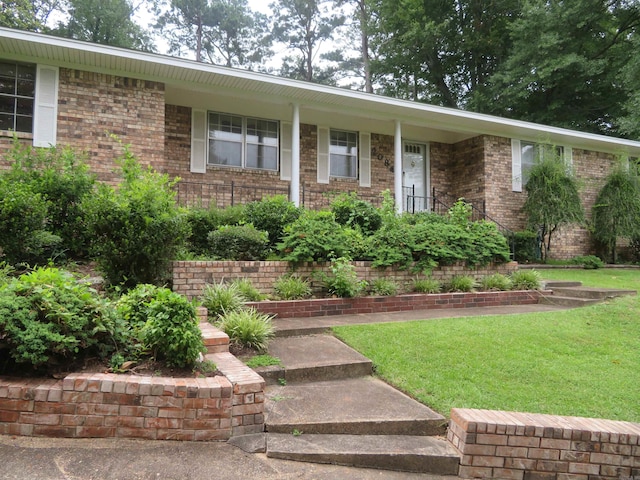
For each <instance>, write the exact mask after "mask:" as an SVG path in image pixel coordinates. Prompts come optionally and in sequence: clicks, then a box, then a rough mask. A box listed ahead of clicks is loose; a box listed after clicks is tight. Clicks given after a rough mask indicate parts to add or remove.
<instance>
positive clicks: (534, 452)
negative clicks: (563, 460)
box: [528, 448, 560, 460]
mask: <svg viewBox="0 0 640 480" xmlns="http://www.w3.org/2000/svg"><path fill="white" fill-rule="evenodd" d="M528 458H537V459H540V460H560V450H550V449H545V448H530V449H529V457H528Z"/></svg>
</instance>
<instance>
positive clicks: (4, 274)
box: [0, 262, 15, 287]
mask: <svg viewBox="0 0 640 480" xmlns="http://www.w3.org/2000/svg"><path fill="white" fill-rule="evenodd" d="M13 272H15V268H13V267H12V266H11V265H9V264H8V263H7V262H0V287H2V285H3V284H5V283H7V282H8V281H9V280H10V279H11V278H12V277H11V275H12V274H13Z"/></svg>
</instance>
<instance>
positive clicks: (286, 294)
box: [273, 274, 312, 300]
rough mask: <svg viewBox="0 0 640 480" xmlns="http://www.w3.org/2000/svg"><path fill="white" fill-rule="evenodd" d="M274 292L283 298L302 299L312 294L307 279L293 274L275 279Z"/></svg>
mask: <svg viewBox="0 0 640 480" xmlns="http://www.w3.org/2000/svg"><path fill="white" fill-rule="evenodd" d="M273 293H274V294H275V296H276V297H277V298H279V299H281V300H302V299H305V298H309V297H310V296H311V294H312V292H311V285H310V284H309V281H308V280H307V279H305V278H301V277H298V276H296V275H291V274H287V275H282V276H281V277H279V278H278V279H277V280H276V281H275V283H274V284H273Z"/></svg>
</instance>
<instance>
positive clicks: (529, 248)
mask: <svg viewBox="0 0 640 480" xmlns="http://www.w3.org/2000/svg"><path fill="white" fill-rule="evenodd" d="M513 250H514V260H515V261H516V262H520V263H532V262H536V261H539V260H540V254H539V249H538V234H537V233H536V232H532V231H529V230H525V231H522V232H515V233H514V235H513Z"/></svg>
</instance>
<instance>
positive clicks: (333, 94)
mask: <svg viewBox="0 0 640 480" xmlns="http://www.w3.org/2000/svg"><path fill="white" fill-rule="evenodd" d="M0 56H1V57H2V58H5V59H11V60H15V61H24V62H33V63H46V64H49V65H56V66H60V67H66V68H74V69H79V70H87V71H92V72H99V73H105V74H110V75H117V76H123V77H130V78H137V79H142V80H150V81H156V82H162V83H164V84H165V90H166V95H167V97H172V98H179V97H181V96H184V95H185V94H187V93H188V92H191V93H192V94H194V93H203V94H206V93H207V92H208V93H211V92H212V91H215V92H216V94H218V95H220V94H221V92H222V93H224V94H225V95H228V96H231V97H237V98H241V99H244V100H247V99H249V100H251V99H254V100H256V101H261V102H266V103H268V104H272V105H279V106H282V105H289V104H292V103H297V104H299V105H301V107H302V108H303V109H304V110H306V111H317V112H325V113H326V112H332V113H334V114H335V113H342V114H344V115H348V116H350V117H352V118H354V119H357V118H362V119H375V120H377V121H379V122H387V123H388V124H389V127H388V129H389V132H393V123H394V122H395V121H400V122H401V123H402V125H403V128H404V127H405V126H408V127H416V128H424V129H428V130H430V131H433V132H435V133H436V135H435V137H434V138H436V139H437V140H438V141H445V142H448V143H455V142H457V141H460V140H464V139H466V138H471V137H474V136H477V135H496V136H500V137H507V138H519V139H522V140H531V141H545V142H549V143H554V144H558V145H571V146H572V147H574V148H583V149H586V150H594V151H601V152H609V153H624V154H628V155H631V156H640V142H637V141H632V140H626V139H620V138H615V137H607V136H603V135H596V134H591V133H584V132H579V131H574V130H568V129H564V128H557V127H551V126H547V125H540V124H535V123H530V122H523V121H518V120H509V119H505V118H500V117H496V116H491V115H484V114H479V113H473V112H467V111H463V110H456V109H452V108H445V107H438V106H434V105H428V104H424V103H417V102H411V101H407V100H399V99H395V98H390V97H384V96H380V95H374V94H368V93H363V92H359V91H354V90H347V89H342V88H338V87H329V86H324V85H317V84H313V83H308V82H302V81H297V80H290V79H286V78H280V77H276V76H272V75H267V74H262V73H256V72H250V71H246V70H240V69H234V68H226V67H220V66H216V65H210V64H204V63H198V62H195V61H192V60H187V59H181V58H176V57H170V56H165V55H158V54H151V53H145V52H138V51H133V50H127V49H122V48H116V47H109V46H104V45H98V44H92V43H87V42H80V41H76V40H69V39H64V38H59V37H53V36H49V35H43V34H37V33H32V32H24V31H19V30H13V29H7V28H1V27H0ZM379 133H387V132H379Z"/></svg>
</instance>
